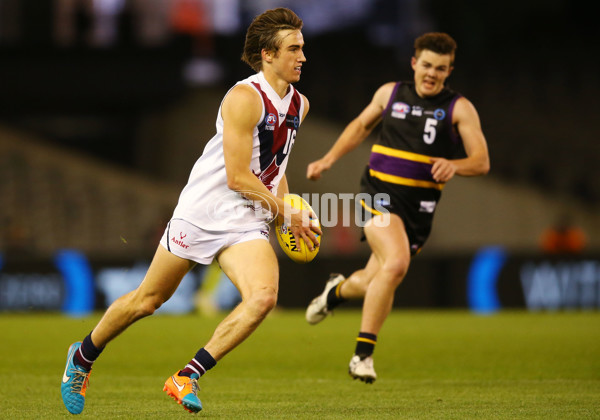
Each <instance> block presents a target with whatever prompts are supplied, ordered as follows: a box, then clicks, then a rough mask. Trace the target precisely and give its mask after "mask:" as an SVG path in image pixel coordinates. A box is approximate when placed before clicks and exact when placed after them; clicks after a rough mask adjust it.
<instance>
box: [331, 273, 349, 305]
mask: <svg viewBox="0 0 600 420" xmlns="http://www.w3.org/2000/svg"><path fill="white" fill-rule="evenodd" d="M345 281H346V280H344V281H341V282H340V284H338V285H337V286H336V287H333V288H331V290H330V291H329V293H327V309H328V310H332V309H333V308H335V307H336V306H338V305H339V304H340V303H344V302H346V301H347V300H348V299H344V298H343V297H342V294H341V293H340V290H341V288H342V284H344V282H345Z"/></svg>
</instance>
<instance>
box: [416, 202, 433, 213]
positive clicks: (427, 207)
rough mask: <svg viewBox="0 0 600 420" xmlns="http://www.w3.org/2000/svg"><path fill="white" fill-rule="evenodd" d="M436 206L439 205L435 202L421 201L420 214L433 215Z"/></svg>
mask: <svg viewBox="0 0 600 420" xmlns="http://www.w3.org/2000/svg"><path fill="white" fill-rule="evenodd" d="M436 204H437V203H436V202H435V201H421V202H420V203H419V205H420V207H419V212H421V213H433V212H434V211H435V206H436Z"/></svg>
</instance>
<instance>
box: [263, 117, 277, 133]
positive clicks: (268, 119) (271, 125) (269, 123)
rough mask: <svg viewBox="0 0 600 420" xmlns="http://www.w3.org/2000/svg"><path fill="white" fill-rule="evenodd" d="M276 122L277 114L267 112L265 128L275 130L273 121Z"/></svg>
mask: <svg viewBox="0 0 600 420" xmlns="http://www.w3.org/2000/svg"><path fill="white" fill-rule="evenodd" d="M276 122H277V115H275V114H269V115H267V116H266V117H265V124H266V125H267V126H266V127H265V129H267V130H275V123H276Z"/></svg>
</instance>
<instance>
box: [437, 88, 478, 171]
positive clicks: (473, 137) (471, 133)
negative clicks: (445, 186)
mask: <svg viewBox="0 0 600 420" xmlns="http://www.w3.org/2000/svg"><path fill="white" fill-rule="evenodd" d="M452 123H453V124H454V125H455V126H456V127H457V130H458V133H459V134H460V136H461V138H462V140H463V145H464V147H465V151H466V153H467V157H466V158H464V159H454V160H447V159H443V158H432V159H431V161H432V163H433V167H432V169H431V173H432V175H433V179H435V180H436V181H437V182H448V181H449V180H450V179H452V177H453V176H454V175H460V176H477V175H485V174H487V173H488V172H489V170H490V158H489V154H488V148H487V143H486V140H485V136H484V135H483V131H482V130H481V122H480V120H479V114H478V113H477V110H476V109H475V107H474V106H473V104H472V103H471V102H470V101H469V100H468V99H466V98H460V99H459V100H458V101H457V102H456V105H455V107H454V115H453V121H452Z"/></svg>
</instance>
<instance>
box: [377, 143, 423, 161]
mask: <svg viewBox="0 0 600 420" xmlns="http://www.w3.org/2000/svg"><path fill="white" fill-rule="evenodd" d="M371 152H373V153H379V154H381V155H387V156H392V157H397V158H402V159H407V160H412V161H414V162H422V163H428V164H430V165H431V157H430V156H427V155H420V154H418V153H411V152H405V151H403V150H398V149H392V148H391V147H386V146H382V145H380V144H375V145H373V147H372V148H371Z"/></svg>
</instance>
